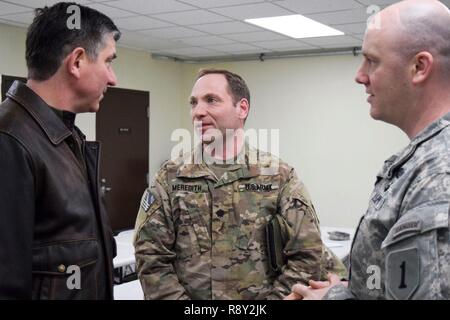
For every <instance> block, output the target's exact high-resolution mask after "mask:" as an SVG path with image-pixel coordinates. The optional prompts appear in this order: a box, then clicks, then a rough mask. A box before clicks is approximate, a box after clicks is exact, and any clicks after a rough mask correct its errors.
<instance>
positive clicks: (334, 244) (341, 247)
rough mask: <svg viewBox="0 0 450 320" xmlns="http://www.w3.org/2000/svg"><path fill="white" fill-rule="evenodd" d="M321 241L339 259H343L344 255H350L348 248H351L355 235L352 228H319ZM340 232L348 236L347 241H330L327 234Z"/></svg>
mask: <svg viewBox="0 0 450 320" xmlns="http://www.w3.org/2000/svg"><path fill="white" fill-rule="evenodd" d="M320 231H321V236H322V241H323V242H324V243H325V245H326V246H327V247H328V248H330V249H331V251H333V252H334V254H335V255H337V256H338V258H339V259H344V257H345V256H346V255H348V254H349V253H350V247H351V246H352V240H353V236H354V235H355V229H353V228H338V227H320ZM332 231H340V232H346V233H348V234H349V235H350V239H349V240H345V241H334V240H330V238H329V236H328V232H332Z"/></svg>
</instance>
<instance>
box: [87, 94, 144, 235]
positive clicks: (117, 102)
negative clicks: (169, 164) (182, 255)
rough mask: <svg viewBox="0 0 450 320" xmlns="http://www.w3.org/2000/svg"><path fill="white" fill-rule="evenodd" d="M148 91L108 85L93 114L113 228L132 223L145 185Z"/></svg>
mask: <svg viewBox="0 0 450 320" xmlns="http://www.w3.org/2000/svg"><path fill="white" fill-rule="evenodd" d="M148 107H149V92H147V91H137V90H129V89H120V88H109V89H108V91H107V92H106V94H105V97H104V98H103V100H102V101H101V103H100V110H99V112H98V113H97V117H96V135H97V140H98V141H100V142H101V143H102V154H101V160H100V180H101V184H102V190H103V194H104V197H105V203H106V209H107V210H108V214H109V217H110V219H111V224H112V228H113V230H114V232H119V231H121V230H125V229H131V228H133V227H134V223H135V219H136V215H137V212H138V210H139V205H140V200H141V196H142V193H143V192H144V190H145V188H147V186H148V153H149V121H148V111H147V110H148Z"/></svg>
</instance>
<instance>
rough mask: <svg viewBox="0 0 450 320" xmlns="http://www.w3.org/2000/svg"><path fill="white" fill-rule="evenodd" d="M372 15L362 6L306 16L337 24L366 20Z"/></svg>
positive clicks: (329, 23)
mask: <svg viewBox="0 0 450 320" xmlns="http://www.w3.org/2000/svg"><path fill="white" fill-rule="evenodd" d="M370 15H371V14H368V13H367V11H366V8H361V9H353V10H344V11H336V12H329V13H319V14H308V15H306V16H307V17H308V18H311V19H313V20H316V21H319V22H322V23H324V24H327V25H337V24H349V23H362V22H366V21H367V19H369V17H370Z"/></svg>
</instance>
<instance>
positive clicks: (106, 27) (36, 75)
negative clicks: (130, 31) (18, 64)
mask: <svg viewBox="0 0 450 320" xmlns="http://www.w3.org/2000/svg"><path fill="white" fill-rule="evenodd" d="M74 5H75V6H78V8H79V9H80V10H79V12H80V17H79V21H80V25H79V28H77V27H78V26H77V27H75V28H69V26H68V20H69V18H70V17H71V16H72V15H73V13H71V11H70V10H69V12H68V8H69V7H70V6H74ZM69 9H70V8H69ZM35 13H36V15H35V18H34V20H33V22H32V23H31V25H30V26H29V28H28V32H27V40H26V54H25V58H26V61H27V67H28V78H29V79H34V80H41V81H43V80H47V79H49V78H50V77H51V76H53V75H54V74H55V73H56V71H57V70H58V68H59V67H60V66H61V63H62V61H63V60H64V58H65V57H66V56H67V55H68V54H69V53H70V52H72V50H73V49H75V48H77V47H82V48H84V49H85V50H86V54H87V56H88V58H90V59H91V60H96V59H97V56H98V53H99V50H100V49H101V48H103V47H104V45H105V43H104V41H105V36H106V35H107V34H112V36H113V37H114V40H115V41H117V40H119V38H120V35H121V34H120V31H119V29H118V28H117V27H116V25H115V24H114V22H113V21H112V20H111V19H110V18H108V17H107V16H106V15H104V14H103V13H100V12H98V11H97V10H94V9H92V8H89V7H85V6H82V5H79V4H77V3H75V2H59V3H57V4H55V5H53V6H51V7H44V8H38V9H36V10H35Z"/></svg>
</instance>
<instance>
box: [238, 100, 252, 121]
mask: <svg viewBox="0 0 450 320" xmlns="http://www.w3.org/2000/svg"><path fill="white" fill-rule="evenodd" d="M237 108H238V110H237V113H238V117H239V119H242V120H245V119H247V116H248V112H249V111H250V104H249V103H248V100H247V99H245V98H242V99H241V101H239V102H238V104H237Z"/></svg>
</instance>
